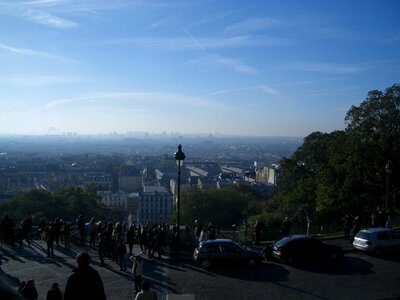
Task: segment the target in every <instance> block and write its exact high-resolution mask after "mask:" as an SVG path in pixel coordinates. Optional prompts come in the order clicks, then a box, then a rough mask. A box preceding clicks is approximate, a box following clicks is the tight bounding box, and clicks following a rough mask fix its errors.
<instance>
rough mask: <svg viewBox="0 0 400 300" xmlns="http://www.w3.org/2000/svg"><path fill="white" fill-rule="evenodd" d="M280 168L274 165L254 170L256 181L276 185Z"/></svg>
mask: <svg viewBox="0 0 400 300" xmlns="http://www.w3.org/2000/svg"><path fill="white" fill-rule="evenodd" d="M279 175H280V169H279V167H278V166H276V165H272V166H264V168H263V169H262V170H260V171H257V172H256V182H260V183H265V184H269V185H272V186H274V187H276V186H277V185H278V181H279Z"/></svg>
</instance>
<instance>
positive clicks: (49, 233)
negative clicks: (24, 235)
mask: <svg viewBox="0 0 400 300" xmlns="http://www.w3.org/2000/svg"><path fill="white" fill-rule="evenodd" d="M43 235H44V238H45V241H46V245H47V257H54V229H53V225H52V224H51V223H49V225H48V226H47V227H46V228H45V229H44V231H43Z"/></svg>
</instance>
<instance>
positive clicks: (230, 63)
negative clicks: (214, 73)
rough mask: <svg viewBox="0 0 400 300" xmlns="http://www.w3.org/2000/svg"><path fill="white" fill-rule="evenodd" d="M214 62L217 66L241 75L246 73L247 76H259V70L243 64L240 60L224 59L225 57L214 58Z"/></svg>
mask: <svg viewBox="0 0 400 300" xmlns="http://www.w3.org/2000/svg"><path fill="white" fill-rule="evenodd" d="M213 60H214V62H215V63H216V64H219V65H223V66H227V67H229V68H230V69H233V70H234V71H236V72H239V73H246V74H257V73H258V72H257V70H256V69H254V68H252V67H250V66H247V65H245V64H243V63H241V62H240V61H238V60H235V59H232V58H228V57H223V56H213Z"/></svg>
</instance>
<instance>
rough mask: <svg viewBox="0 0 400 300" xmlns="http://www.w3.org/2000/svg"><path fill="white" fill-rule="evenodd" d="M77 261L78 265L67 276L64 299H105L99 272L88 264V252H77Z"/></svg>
mask: <svg viewBox="0 0 400 300" xmlns="http://www.w3.org/2000/svg"><path fill="white" fill-rule="evenodd" d="M77 263H78V267H77V268H76V269H74V270H73V271H72V273H71V274H70V275H69V277H68V280H67V284H66V286H65V291H64V300H86V299H96V300H105V299H107V298H106V295H105V292H104V286H103V281H102V280H101V277H100V275H99V273H98V272H97V271H96V270H95V269H93V268H92V267H91V266H89V264H90V256H89V254H87V253H86V252H82V253H79V254H78V257H77Z"/></svg>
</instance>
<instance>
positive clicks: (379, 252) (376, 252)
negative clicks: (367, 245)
mask: <svg viewBox="0 0 400 300" xmlns="http://www.w3.org/2000/svg"><path fill="white" fill-rule="evenodd" d="M382 254H383V248H382V247H380V246H378V247H376V248H375V250H374V255H375V256H377V257H379V256H382Z"/></svg>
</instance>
